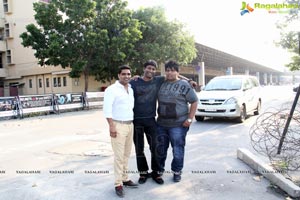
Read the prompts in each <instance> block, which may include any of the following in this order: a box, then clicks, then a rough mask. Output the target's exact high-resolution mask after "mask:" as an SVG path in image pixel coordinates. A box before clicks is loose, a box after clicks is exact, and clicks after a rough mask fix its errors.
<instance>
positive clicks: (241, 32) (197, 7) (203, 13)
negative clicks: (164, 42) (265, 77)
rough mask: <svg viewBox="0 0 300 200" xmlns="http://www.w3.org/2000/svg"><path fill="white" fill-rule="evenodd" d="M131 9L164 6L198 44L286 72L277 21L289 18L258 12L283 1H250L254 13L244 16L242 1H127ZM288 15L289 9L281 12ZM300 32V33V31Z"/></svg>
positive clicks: (285, 55)
mask: <svg viewBox="0 0 300 200" xmlns="http://www.w3.org/2000/svg"><path fill="white" fill-rule="evenodd" d="M127 1H128V7H129V8H130V9H134V10H135V9H138V8H140V7H144V8H145V7H152V6H162V7H163V8H164V9H165V12H166V16H167V17H168V19H169V20H175V19H176V20H178V21H180V22H182V23H184V24H185V25H186V30H187V31H189V32H190V34H191V35H193V36H194V38H195V41H196V42H197V43H200V44H203V45H206V46H209V47H211V48H215V49H218V50H220V51H224V52H226V53H229V54H232V55H234V56H238V57H241V58H244V59H247V60H250V61H252V62H255V63H259V64H262V65H264V66H267V67H270V68H275V69H278V70H283V68H284V64H287V63H289V61H290V58H289V57H290V54H289V53H288V52H287V50H283V49H281V48H280V47H276V45H275V44H274V41H279V39H280V31H279V30H278V29H277V28H276V21H278V20H280V19H282V18H283V17H284V16H285V14H282V13H278V10H276V9H271V11H277V13H269V12H268V10H267V9H262V8H254V4H255V3H261V4H275V3H277V4H281V3H282V1H280V0H248V1H247V2H246V3H247V4H249V5H250V7H251V8H253V9H254V10H253V11H252V12H249V13H246V14H244V15H241V14H240V12H241V8H242V0H228V1H224V0H214V1H212V0H127ZM281 11H287V9H281ZM299 31H300V30H299Z"/></svg>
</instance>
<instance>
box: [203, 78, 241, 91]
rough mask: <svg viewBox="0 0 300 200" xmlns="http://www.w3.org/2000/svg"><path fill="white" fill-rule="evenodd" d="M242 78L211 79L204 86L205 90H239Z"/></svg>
mask: <svg viewBox="0 0 300 200" xmlns="http://www.w3.org/2000/svg"><path fill="white" fill-rule="evenodd" d="M241 86H242V79H237V78H234V79H227V78H226V79H212V80H211V81H210V82H209V83H208V84H207V85H206V86H205V88H204V90H205V91H211V90H240V89H241Z"/></svg>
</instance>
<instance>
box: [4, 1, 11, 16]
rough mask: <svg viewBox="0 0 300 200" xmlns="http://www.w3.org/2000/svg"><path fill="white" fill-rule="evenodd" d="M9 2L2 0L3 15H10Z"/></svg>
mask: <svg viewBox="0 0 300 200" xmlns="http://www.w3.org/2000/svg"><path fill="white" fill-rule="evenodd" d="M11 5H12V4H11V0H3V10H4V13H11V10H12V9H11Z"/></svg>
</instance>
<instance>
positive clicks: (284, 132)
mask: <svg viewBox="0 0 300 200" xmlns="http://www.w3.org/2000/svg"><path fill="white" fill-rule="evenodd" d="M298 42H299V43H298V45H299V46H298V48H299V55H300V32H299V33H298ZM299 95H300V84H299V86H298V90H297V93H296V96H295V99H294V102H293V105H292V108H291V111H290V114H289V116H288V118H287V120H286V124H285V127H284V130H283V133H282V136H281V138H280V141H279V145H278V149H277V154H280V153H281V149H282V145H283V142H284V139H285V136H286V133H287V131H288V128H289V126H290V123H291V119H292V117H293V114H294V111H295V108H296V105H297V102H298V99H299Z"/></svg>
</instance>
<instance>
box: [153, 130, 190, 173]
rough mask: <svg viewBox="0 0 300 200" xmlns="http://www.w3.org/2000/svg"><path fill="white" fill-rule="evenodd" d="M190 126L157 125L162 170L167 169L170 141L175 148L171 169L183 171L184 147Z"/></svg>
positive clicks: (159, 158)
mask: <svg viewBox="0 0 300 200" xmlns="http://www.w3.org/2000/svg"><path fill="white" fill-rule="evenodd" d="M188 130H189V128H187V127H183V126H181V127H164V126H159V125H158V127H157V135H158V143H159V144H158V152H159V155H158V160H159V165H160V169H162V171H161V172H164V170H165V162H166V159H167V154H168V148H169V143H170V142H171V146H172V148H173V151H172V152H173V160H172V163H171V170H172V171H173V172H181V170H182V168H183V163H184V147H185V138H186V134H187V132H188Z"/></svg>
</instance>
